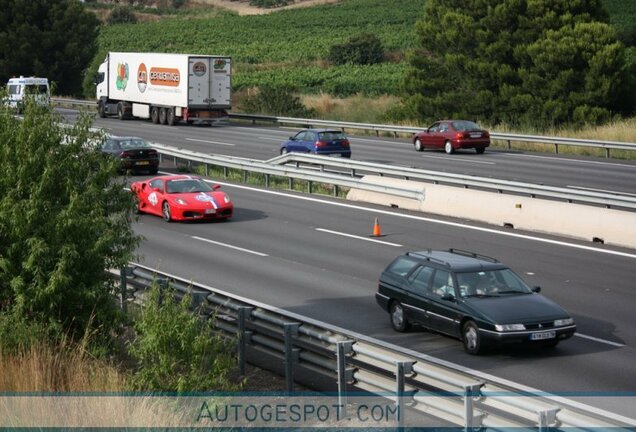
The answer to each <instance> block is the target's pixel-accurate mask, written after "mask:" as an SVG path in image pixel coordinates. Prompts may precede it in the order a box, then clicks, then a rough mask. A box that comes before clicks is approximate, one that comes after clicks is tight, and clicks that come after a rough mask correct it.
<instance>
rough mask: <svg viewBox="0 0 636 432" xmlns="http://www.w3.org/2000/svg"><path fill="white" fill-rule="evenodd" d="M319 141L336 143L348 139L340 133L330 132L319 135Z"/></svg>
mask: <svg viewBox="0 0 636 432" xmlns="http://www.w3.org/2000/svg"><path fill="white" fill-rule="evenodd" d="M318 139H320V140H325V141H334V140H343V139H347V137H346V136H345V134H343V133H342V132H340V131H329V132H320V133H318Z"/></svg>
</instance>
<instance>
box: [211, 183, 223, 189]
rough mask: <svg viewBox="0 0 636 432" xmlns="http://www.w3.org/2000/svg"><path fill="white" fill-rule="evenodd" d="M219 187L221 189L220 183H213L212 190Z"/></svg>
mask: <svg viewBox="0 0 636 432" xmlns="http://www.w3.org/2000/svg"><path fill="white" fill-rule="evenodd" d="M219 189H221V185H220V184H214V185H213V186H212V190H219Z"/></svg>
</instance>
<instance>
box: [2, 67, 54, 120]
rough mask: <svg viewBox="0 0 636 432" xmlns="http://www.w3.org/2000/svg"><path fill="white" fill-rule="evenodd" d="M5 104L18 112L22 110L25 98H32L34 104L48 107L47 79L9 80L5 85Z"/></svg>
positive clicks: (48, 91) (48, 89)
mask: <svg viewBox="0 0 636 432" xmlns="http://www.w3.org/2000/svg"><path fill="white" fill-rule="evenodd" d="M7 93H8V97H7V103H8V105H9V107H11V108H14V109H16V110H17V111H18V112H20V111H22V110H23V109H24V105H25V103H26V100H27V98H30V97H32V98H33V99H34V100H35V103H37V104H39V105H46V106H48V105H49V103H50V100H51V90H50V88H49V80H48V79H47V78H37V77H24V76H21V77H20V78H10V79H9V82H8V83H7Z"/></svg>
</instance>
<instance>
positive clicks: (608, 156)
mask: <svg viewBox="0 0 636 432" xmlns="http://www.w3.org/2000/svg"><path fill="white" fill-rule="evenodd" d="M605 158H606V159H609V158H610V149H609V147H605Z"/></svg>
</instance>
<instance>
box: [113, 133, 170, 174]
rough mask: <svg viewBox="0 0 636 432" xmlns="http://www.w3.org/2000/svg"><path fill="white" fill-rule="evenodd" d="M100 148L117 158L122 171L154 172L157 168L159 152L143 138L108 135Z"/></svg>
mask: <svg viewBox="0 0 636 432" xmlns="http://www.w3.org/2000/svg"><path fill="white" fill-rule="evenodd" d="M101 150H102V152H103V153H105V154H108V155H112V156H114V157H117V158H119V160H120V161H121V170H122V171H128V170H130V171H134V172H138V171H147V172H148V173H150V174H156V173H157V171H158V170H159V153H158V152H157V150H155V149H153V148H152V146H151V145H150V144H149V143H148V142H147V141H146V140H144V139H143V138H137V137H108V138H106V139H105V140H104V143H103V144H102V147H101Z"/></svg>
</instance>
